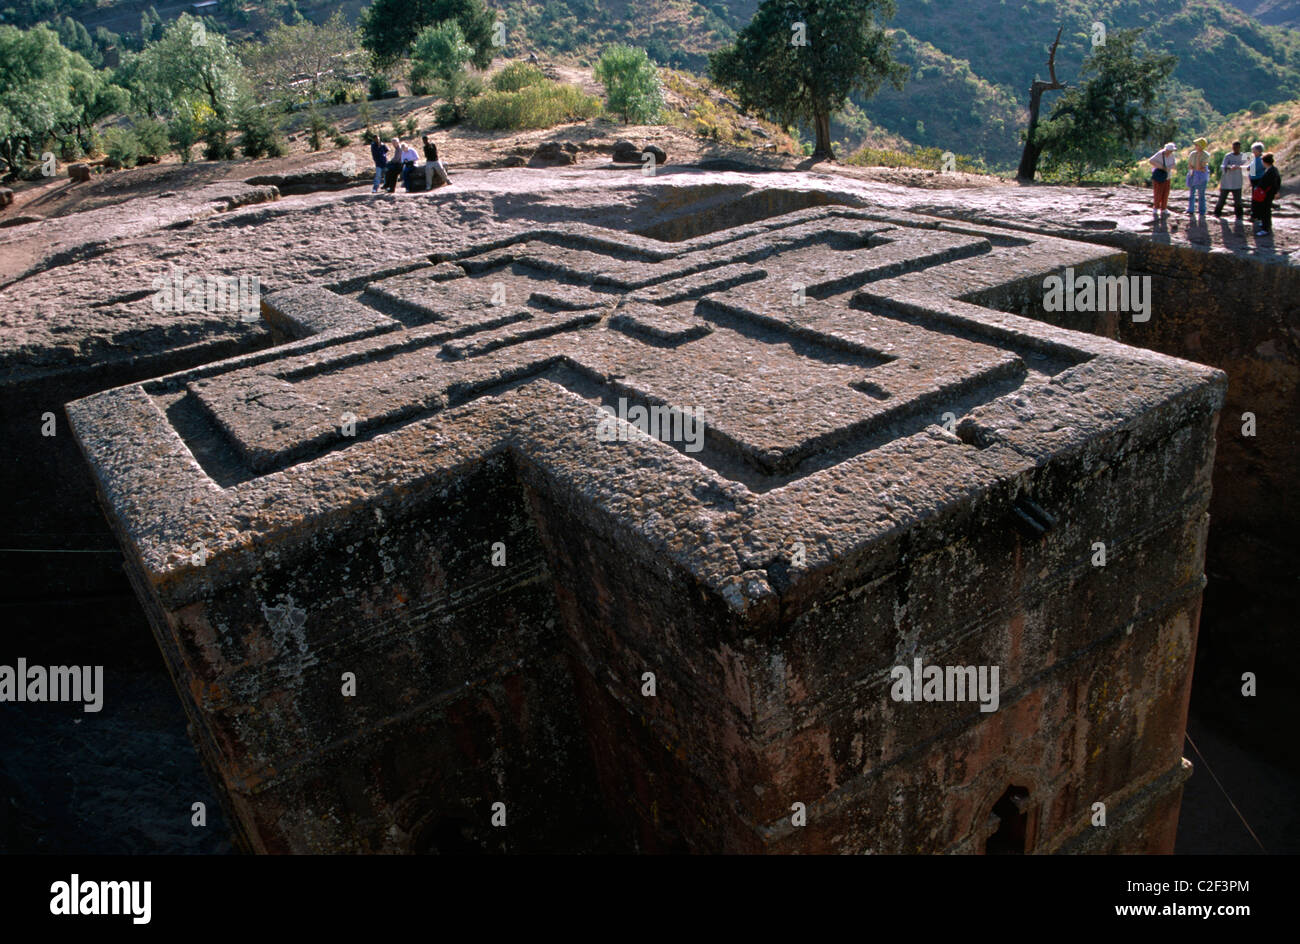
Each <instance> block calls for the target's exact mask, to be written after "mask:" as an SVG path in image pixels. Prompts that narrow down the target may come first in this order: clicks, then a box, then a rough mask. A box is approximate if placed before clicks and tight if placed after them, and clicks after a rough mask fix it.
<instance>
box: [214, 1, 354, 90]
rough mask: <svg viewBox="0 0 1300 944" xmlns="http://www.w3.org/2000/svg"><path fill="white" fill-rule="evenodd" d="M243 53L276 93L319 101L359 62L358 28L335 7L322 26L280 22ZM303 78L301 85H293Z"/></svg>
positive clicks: (263, 81) (264, 81) (255, 73)
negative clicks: (330, 87) (326, 90)
mask: <svg viewBox="0 0 1300 944" xmlns="http://www.w3.org/2000/svg"><path fill="white" fill-rule="evenodd" d="M240 54H241V56H242V57H243V60H244V63H245V65H246V66H247V67H248V70H249V72H250V73H251V74H253V75H256V76H258V78H259V79H260V80H261V81H262V83H263V84H264V85H265V86H266V87H268V88H270V89H271V90H272V91H273V92H274V93H275V94H278V95H286V94H292V95H293V96H294V97H296V98H304V97H305V98H307V99H309V100H310V101H316V100H317V99H319V98H321V97H322V95H323V93H324V90H325V89H326V88H328V87H329V86H331V85H334V84H337V83H338V82H339V81H340V80H341V78H342V77H343V76H345V75H348V74H349V73H351V72H353V71H354V69H355V68H357V67H358V66H359V65H360V59H361V48H360V46H359V44H358V35H357V31H356V30H355V29H353V28H352V27H350V26H348V23H347V20H346V19H344V17H343V11H342V10H336V11H334V15H333V16H331V17H330V18H329V19H328V20H326V21H325V22H324V23H323V24H321V25H320V26H317V25H316V24H315V23H313V22H311V20H306V19H304V20H301V21H300V22H298V23H295V24H293V25H291V26H287V25H278V26H276V27H274V28H273V29H271V30H270V31H269V32H267V33H266V35H265V36H264V37H263V38H262V40H261V41H260V42H250V43H247V44H246V45H244V46H243V47H241V48H240ZM304 77H305V79H306V81H305V82H304V83H303V84H302V85H300V86H294V85H292V84H291V83H294V82H295V81H298V80H300V79H301V78H304ZM294 88H297V89H298V91H297V92H294V91H293V89H294Z"/></svg>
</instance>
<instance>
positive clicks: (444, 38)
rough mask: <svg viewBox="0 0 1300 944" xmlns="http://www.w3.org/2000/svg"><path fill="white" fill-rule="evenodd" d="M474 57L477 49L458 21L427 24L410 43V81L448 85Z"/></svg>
mask: <svg viewBox="0 0 1300 944" xmlns="http://www.w3.org/2000/svg"><path fill="white" fill-rule="evenodd" d="M473 57H474V50H473V49H471V48H470V45H469V43H467V42H466V41H465V34H464V33H463V32H461V29H460V25H459V24H458V23H456V21H454V20H448V21H447V22H445V23H439V24H438V25H437V26H426V27H425V28H424V29H423V30H421V31H420V35H419V36H417V37H415V42H414V43H413V44H412V45H411V85H412V87H416V86H418V87H421V88H433V87H437V86H445V85H446V84H447V83H449V82H451V81H452V80H453V77H454V76H456V75H457V73H460V72H463V71H464V69H465V65H466V64H467V63H468V62H469V61H470V60H471V59H472V58H473Z"/></svg>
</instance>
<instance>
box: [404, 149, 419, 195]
mask: <svg viewBox="0 0 1300 944" xmlns="http://www.w3.org/2000/svg"><path fill="white" fill-rule="evenodd" d="M419 159H420V155H419V154H417V153H416V150H415V148H414V147H412V146H411V145H410V144H409V143H406V142H403V143H402V189H403V190H405V191H406V192H407V193H410V192H411V171H413V170H415V162H416V161H418V160H419Z"/></svg>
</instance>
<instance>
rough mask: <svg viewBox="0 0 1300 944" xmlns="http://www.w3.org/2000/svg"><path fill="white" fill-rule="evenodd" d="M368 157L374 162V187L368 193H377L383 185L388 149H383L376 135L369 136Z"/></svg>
mask: <svg viewBox="0 0 1300 944" xmlns="http://www.w3.org/2000/svg"><path fill="white" fill-rule="evenodd" d="M370 156H371V158H372V159H373V160H374V162H375V185H374V186H373V187H371V188H370V192H371V193H378V192H379V188H380V187H382V186H383V185H384V170H385V168H387V167H388V148H386V147H384V145H383V142H381V141H380V140H379V135H377V134H371V135H370Z"/></svg>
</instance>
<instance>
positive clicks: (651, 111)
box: [593, 46, 664, 124]
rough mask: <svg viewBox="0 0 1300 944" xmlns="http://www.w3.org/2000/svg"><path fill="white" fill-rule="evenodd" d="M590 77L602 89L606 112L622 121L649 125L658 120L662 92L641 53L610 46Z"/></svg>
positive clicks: (653, 72) (656, 72)
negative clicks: (607, 109)
mask: <svg viewBox="0 0 1300 944" xmlns="http://www.w3.org/2000/svg"><path fill="white" fill-rule="evenodd" d="M593 74H594V75H595V78H596V81H597V82H600V83H601V84H602V85H604V86H605V97H606V98H607V99H608V100H609V110H610V111H612V112H616V113H617V114H618V115H619V116H620V117H622V119H623V120H624V121H626V122H636V123H637V124H650V123H652V122H654V121H658V120H659V113H660V111H662V110H663V107H664V96H663V89H662V88H661V87H660V85H659V73H658V70H656V69H655V64H654V63H653V62H651V61H650V56H649V55H647V54H646V51H645V50H644V49H637V48H635V47H633V46H611V47H609V48H608V49H606V50H605V51H604V53H602V54H601V57H600V60H599V61H598V62H597V63H596V67H595V69H594V70H593Z"/></svg>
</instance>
